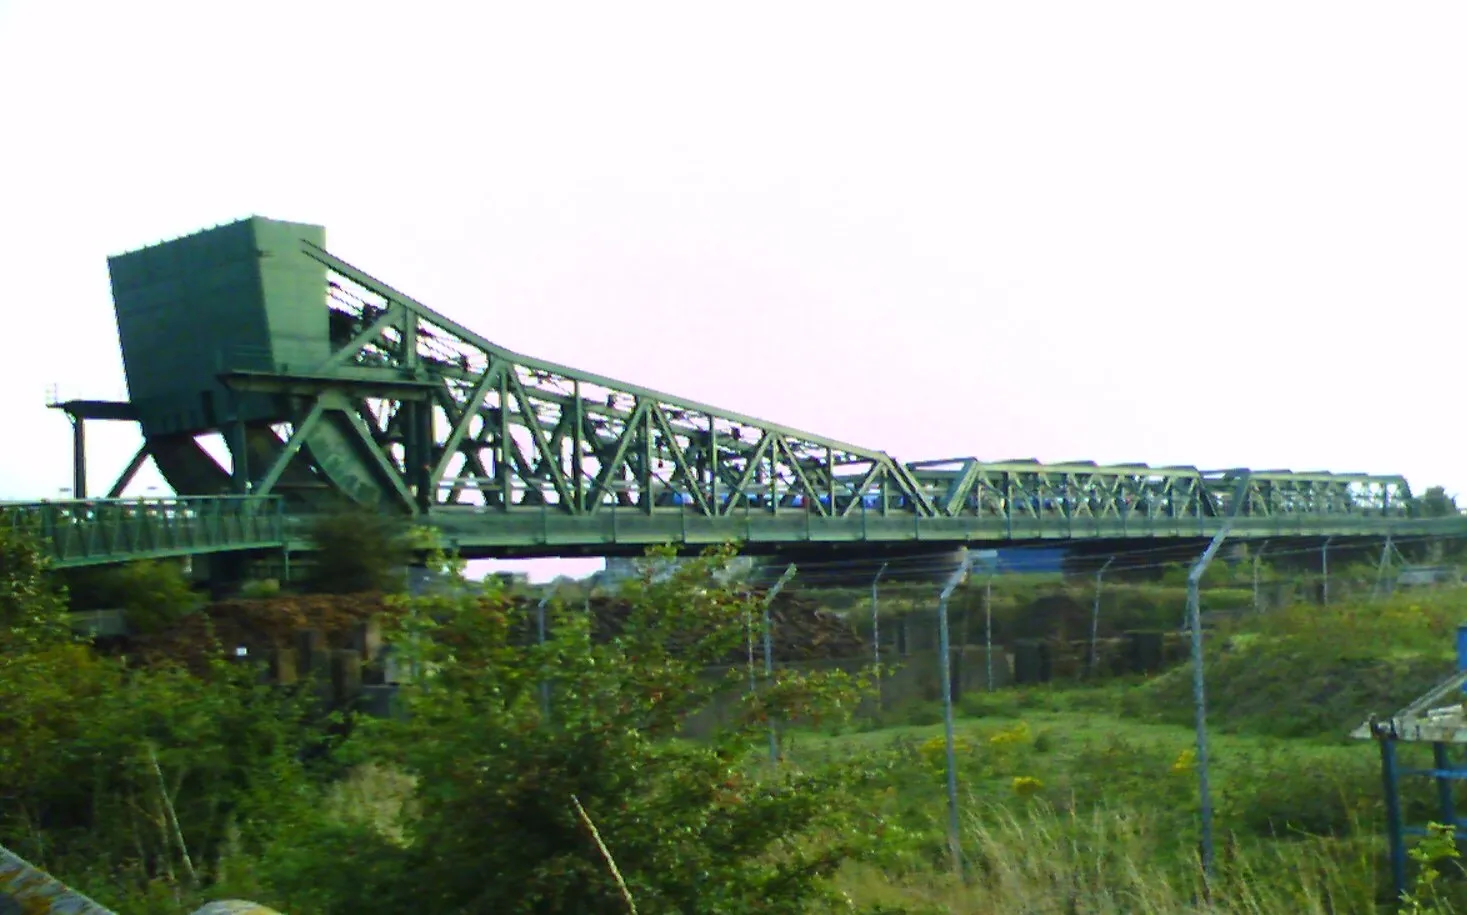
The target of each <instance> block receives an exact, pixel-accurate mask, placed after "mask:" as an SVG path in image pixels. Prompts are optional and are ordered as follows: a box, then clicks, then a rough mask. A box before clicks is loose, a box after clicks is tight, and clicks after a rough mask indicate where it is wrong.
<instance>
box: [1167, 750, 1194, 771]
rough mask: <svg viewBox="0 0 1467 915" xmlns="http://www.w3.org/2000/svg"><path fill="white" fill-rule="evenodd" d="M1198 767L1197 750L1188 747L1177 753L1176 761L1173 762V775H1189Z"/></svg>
mask: <svg viewBox="0 0 1467 915" xmlns="http://www.w3.org/2000/svg"><path fill="white" fill-rule="evenodd" d="M1196 767H1197V751H1196V750H1194V749H1192V748H1191V747H1188V748H1187V749H1185V750H1183V751H1182V752H1181V753H1179V754H1177V760H1176V762H1174V763H1172V774H1173V775H1187V774H1188V773H1190V772H1191V771H1192V770H1193V769H1195V768H1196Z"/></svg>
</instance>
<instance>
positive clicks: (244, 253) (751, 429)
mask: <svg viewBox="0 0 1467 915" xmlns="http://www.w3.org/2000/svg"><path fill="white" fill-rule="evenodd" d="M108 266H109V270H110V274H111V282H112V290H113V299H114V303H115V310H116V316H117V326H118V335H119V339H120V342H121V346H122V354H123V360H124V365H125V369H126V374H127V382H128V391H129V400H128V401H127V402H111V401H95V400H71V401H66V402H62V403H57V404H53V406H54V407H56V408H57V409H59V410H61V411H63V412H64V413H65V414H66V415H67V416H68V417H69V418H70V420H71V422H72V424H73V434H74V440H73V444H74V448H73V451H74V460H75V474H74V483H73V487H72V491H73V494H74V495H75V496H76V498H74V499H70V500H63V501H51V502H37V503H14V504H9V505H6V506H4V507H3V515H4V517H5V519H7V523H9V524H12V525H22V526H26V527H27V528H28V529H31V530H33V531H36V532H37V533H38V534H39V535H40V536H41V537H42V538H43V540H44V542H46V543H47V544H49V546H50V548H51V550H52V552H53V554H54V557H55V560H56V562H57V564H58V565H61V566H77V565H88V564H98V563H110V562H120V561H126V560H130V559H137V558H147V557H162V556H177V555H190V554H198V553H210V552H235V551H260V550H292V549H305V548H308V546H309V544H308V543H306V539H305V536H304V533H303V532H304V530H305V529H306V528H305V525H306V524H307V523H308V519H309V518H310V517H311V516H312V515H315V514H318V513H321V512H329V511H332V510H334V509H336V508H339V507H341V506H343V505H356V506H362V507H367V508H371V509H374V510H378V511H384V512H397V513H401V514H403V515H405V516H410V517H412V518H414V519H416V521H417V523H420V524H424V525H428V526H431V527H434V528H437V529H438V530H439V531H440V532H441V533H442V536H443V538H444V539H445V540H446V542H448V543H450V544H452V545H453V546H455V547H456V548H457V549H458V550H459V551H460V552H461V553H462V554H463V555H464V556H465V557H468V558H482V557H531V556H547V555H613V554H626V553H640V552H641V551H643V550H644V549H645V548H646V547H647V546H650V545H654V544H674V545H677V546H679V547H684V548H688V549H695V548H699V547H701V546H703V545H707V544H715V543H722V542H728V541H739V542H741V543H743V544H744V545H745V547H746V549H748V550H749V551H751V552H766V553H794V552H799V551H802V550H803V551H809V550H814V549H825V550H832V549H835V550H843V551H847V552H870V553H873V554H879V553H881V552H882V551H888V552H889V551H893V550H940V549H944V548H947V549H951V548H954V547H957V546H961V545H974V546H982V545H988V546H993V545H999V544H1032V543H1037V542H1062V543H1070V544H1076V545H1082V544H1088V545H1093V546H1094V547H1095V548H1105V549H1114V548H1116V547H1117V545H1118V544H1120V545H1124V544H1125V543H1129V542H1134V541H1165V542H1176V543H1178V544H1179V545H1180V544H1182V543H1190V542H1192V541H1196V540H1201V539H1206V538H1209V537H1211V536H1212V535H1213V534H1215V533H1216V532H1217V531H1218V530H1219V529H1220V528H1221V527H1222V525H1223V524H1224V523H1230V524H1231V526H1232V530H1233V532H1234V535H1235V536H1237V537H1240V538H1266V539H1269V540H1316V539H1317V540H1323V539H1325V538H1379V537H1384V536H1387V535H1394V536H1398V537H1405V536H1413V535H1430V534H1442V533H1449V534H1461V533H1467V528H1464V526H1463V522H1462V519H1459V518H1452V519H1447V520H1445V521H1444V520H1442V519H1424V518H1418V517H1414V516H1413V512H1412V511H1411V506H1412V501H1411V492H1410V488H1409V487H1408V485H1407V483H1406V481H1405V479H1403V478H1401V477H1399V476H1381V475H1371V474H1363V473H1351V474H1340V473H1325V472H1309V473H1295V472H1291V471H1285V470H1267V471H1257V470H1248V469H1225V470H1216V471H1205V470H1199V469H1197V468H1195V467H1149V466H1146V465H1142V464H1125V465H1109V466H1103V465H1097V464H1094V463H1090V462H1081V461H1076V462H1067V463H1057V464H1044V463H1040V462H1037V461H1033V460H1006V461H982V460H978V459H976V458H972V457H959V458H952V459H945V460H929V461H917V462H910V463H903V462H900V461H898V460H896V459H894V458H893V457H892V456H891V455H889V454H888V453H886V452H884V451H881V450H877V449H873V448H869V447H862V446H859V445H855V444H851V443H848V442H842V441H837V440H834V439H830V438H826V437H824V436H819V435H815V434H813V433H809V432H805V431H801V430H798V429H793V428H790V427H787V426H782V425H778V424H775V423H771V422H767V421H764V420H761V419H757V418H754V417H751V416H746V415H743V414H740V413H736V412H733V411H730V410H724V409H720V408H717V407H713V406H709V405H706V404H702V403H698V402H695V401H692V400H689V399H687V398H682V397H677V396H674V395H671V394H666V393H663V392H659V391H654V390H651V389H648V388H644V387H640V386H638V385H634V384H629V383H625V382H620V381H616V380H613V379H610V378H605V377H602V376H599V375H595V374H592V373H590V372H586V371H582V370H580V369H575V368H571V367H569V366H564V365H557V364H555V363H552V362H546V361H544V360H540V359H536V358H533V357H530V356H525V355H521V354H519V353H515V352H511V351H510V350H507V349H505V348H504V347H502V346H499V345H497V344H495V343H492V342H491V341H489V340H488V339H486V338H484V337H481V336H479V335H478V334H476V333H474V332H473V331H472V330H470V329H468V328H467V327H465V326H463V325H462V324H459V323H458V322H456V321H455V320H453V319H452V318H450V317H448V316H447V315H445V314H442V313H440V312H437V311H434V310H432V309H430V308H428V307H427V306H426V305H424V304H422V303H420V302H418V301H417V300H415V299H413V298H412V297H411V296H408V295H407V294H405V293H403V292H400V291H399V290H397V289H394V288H393V287H391V286H389V285H387V284H386V283H384V282H382V281H380V280H378V279H376V278H375V277H373V276H371V275H369V274H367V273H366V272H364V271H363V270H361V269H359V268H357V267H355V266H353V265H351V264H348V263H346V262H345V261H343V260H341V259H340V258H338V257H336V256H334V255H333V254H331V253H330V252H328V251H327V250H326V248H325V230H324V229H323V228H322V227H319V226H312V225H305V224H298V223H288V222H280V221H275V220H269V219H263V218H259V217H253V218H250V219H246V220H242V221H239V222H236V223H232V224H229V225H224V226H219V227H216V228H213V229H209V230H205V231H202V232H199V233H196V234H193V235H189V236H185V237H182V238H178V239H174V240H171V241H167V242H163V243H161V244H158V245H154V246H150V247H147V248H143V249H141V250H138V251H134V252H130V253H127V254H123V255H119V256H116V257H113V258H110V259H109V262H108ZM97 421H105V422H127V423H135V424H137V425H138V427H139V428H140V430H141V432H142V436H143V444H142V447H141V448H140V449H139V450H138V452H137V453H136V454H135V455H134V456H133V458H132V460H131V461H130V462H129V463H128V464H127V466H126V467H125V468H124V469H123V471H122V473H121V474H120V475H119V476H118V477H117V479H116V482H115V483H114V484H113V485H112V486H111V487H110V489H109V490H108V492H107V493H106V496H105V497H104V498H100V499H93V498H88V492H87V454H86V428H87V424H88V423H89V422H97ZM211 433H219V434H221V435H222V437H223V440H224V442H225V446H226V448H227V452H228V454H227V458H228V460H226V461H220V460H216V459H215V457H214V456H213V455H211V454H210V453H209V451H208V450H206V449H205V447H204V446H203V445H202V444H201V443H200V438H201V437H202V436H204V435H207V434H211ZM149 460H151V461H152V462H153V463H154V464H155V465H156V467H157V468H158V470H159V472H160V473H161V474H162V476H163V478H164V479H165V480H166V481H167V483H168V484H169V486H170V487H171V488H172V489H173V490H174V492H175V493H177V494H178V495H177V496H176V497H170V498H167V499H134V498H125V497H124V496H125V493H126V491H127V488H128V486H129V484H130V483H131V482H132V481H133V479H134V477H135V476H136V474H137V472H138V470H139V469H140V468H141V467H142V466H143V465H144V463H145V462H147V461H149Z"/></svg>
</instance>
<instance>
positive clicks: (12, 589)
mask: <svg viewBox="0 0 1467 915" xmlns="http://www.w3.org/2000/svg"><path fill="white" fill-rule="evenodd" d="M49 564H50V563H49V560H48V559H47V557H46V554H45V553H44V552H43V551H42V550H41V548H40V546H39V544H38V543H37V542H36V541H35V540H34V539H32V538H31V537H29V536H27V535H26V534H25V533H24V532H23V531H18V530H16V529H14V528H11V527H9V526H8V525H7V523H6V518H5V517H4V516H3V515H0V665H4V663H5V661H6V656H7V655H10V654H12V653H14V652H20V651H25V650H28V649H32V648H37V647H40V646H45V645H51V644H55V643H58V642H64V641H66V640H67V639H68V638H69V637H70V634H71V625H70V623H69V621H68V619H67V613H66V598H65V595H64V594H62V593H60V592H59V591H58V590H57V589H56V587H55V586H54V585H53V583H52V581H51V579H50V578H49V577H48V576H47V574H46V570H47V567H48V566H49ZM0 670H3V667H0Z"/></svg>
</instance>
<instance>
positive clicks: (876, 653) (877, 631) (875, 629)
mask: <svg viewBox="0 0 1467 915" xmlns="http://www.w3.org/2000/svg"><path fill="white" fill-rule="evenodd" d="M886 565H887V564H886V563H884V562H883V563H882V564H881V568H879V569H877V570H876V577H875V578H873V579H871V654H872V660H873V661H874V662H875V664H876V710H877V711H878V712H879V711H880V710H881V708H882V702H881V614H880V613H879V612H878V608H877V599H878V597H879V595H878V591H877V585H878V584H879V583H880V582H881V576H883V575H885V574H886Z"/></svg>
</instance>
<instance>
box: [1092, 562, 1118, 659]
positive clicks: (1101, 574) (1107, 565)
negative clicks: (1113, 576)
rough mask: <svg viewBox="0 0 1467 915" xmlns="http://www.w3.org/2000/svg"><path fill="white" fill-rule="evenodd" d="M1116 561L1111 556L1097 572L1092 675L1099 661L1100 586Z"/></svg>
mask: <svg viewBox="0 0 1467 915" xmlns="http://www.w3.org/2000/svg"><path fill="white" fill-rule="evenodd" d="M1115 561H1116V558H1115V557H1114V556H1112V557H1110V558H1109V559H1107V560H1106V561H1105V564H1104V565H1102V566H1101V567H1100V570H1099V571H1098V572H1096V573H1095V606H1093V607H1092V608H1091V610H1090V676H1092V677H1093V676H1095V665H1096V661H1097V658H1096V646H1097V643H1098V642H1099V641H1100V587H1101V582H1102V579H1103V578H1104V577H1105V570H1106V569H1108V568H1110V564H1111V563H1113V562H1115Z"/></svg>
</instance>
